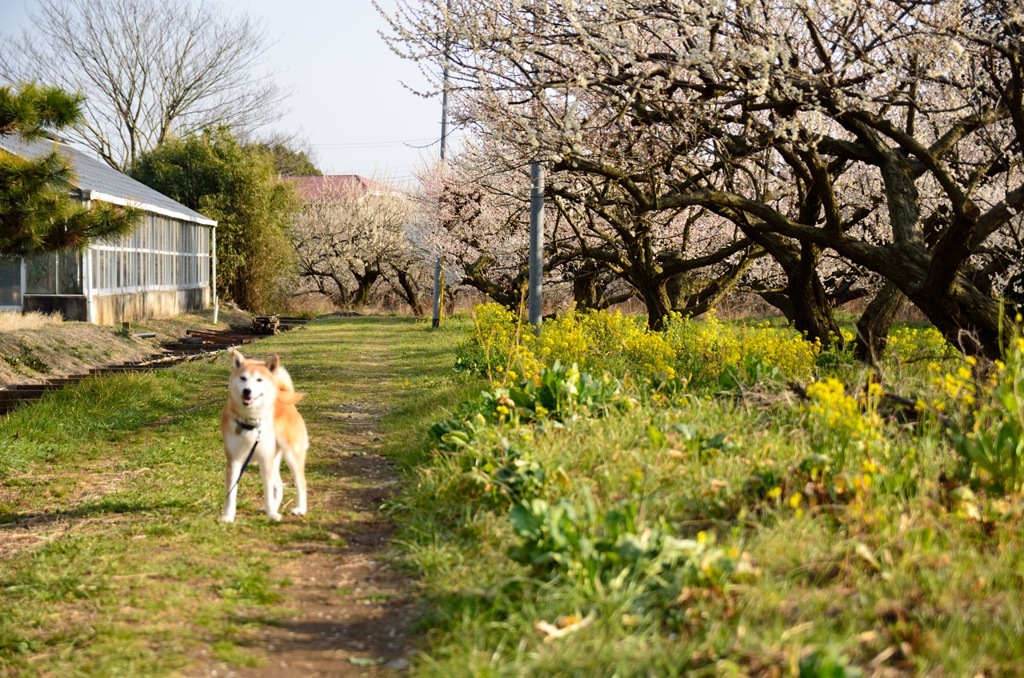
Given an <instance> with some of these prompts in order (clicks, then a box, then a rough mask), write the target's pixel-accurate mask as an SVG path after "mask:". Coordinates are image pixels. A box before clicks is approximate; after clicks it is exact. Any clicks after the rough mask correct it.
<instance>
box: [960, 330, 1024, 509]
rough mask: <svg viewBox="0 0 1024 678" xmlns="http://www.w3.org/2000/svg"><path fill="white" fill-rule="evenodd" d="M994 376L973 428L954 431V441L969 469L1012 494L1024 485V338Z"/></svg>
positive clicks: (1015, 341)
mask: <svg viewBox="0 0 1024 678" xmlns="http://www.w3.org/2000/svg"><path fill="white" fill-rule="evenodd" d="M991 379H992V381H993V382H994V388H993V389H992V390H991V393H990V395H989V397H988V399H987V401H986V402H985V403H984V404H983V405H982V406H981V407H980V408H978V410H977V411H976V412H975V415H974V426H973V428H972V430H971V431H969V432H967V433H963V432H961V431H956V432H954V433H953V434H952V438H953V445H954V447H955V448H956V450H957V452H959V454H960V455H961V458H962V460H963V462H964V464H965V465H966V471H967V472H968V473H973V474H974V475H975V476H976V477H977V478H978V480H979V481H980V482H982V483H983V484H985V485H988V486H990V487H992V488H993V489H995V490H996V491H998V492H1001V493H1003V494H1010V493H1014V492H1019V491H1021V490H1022V489H1024V339H1022V338H1016V339H1014V340H1013V342H1012V343H1011V345H1010V347H1009V350H1008V351H1007V355H1006V363H1005V364H999V365H997V366H996V367H995V368H994V372H993V374H992V375H991Z"/></svg>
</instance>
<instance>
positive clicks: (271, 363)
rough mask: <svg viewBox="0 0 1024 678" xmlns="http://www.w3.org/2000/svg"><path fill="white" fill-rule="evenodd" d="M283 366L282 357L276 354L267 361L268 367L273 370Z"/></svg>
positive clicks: (275, 370)
mask: <svg viewBox="0 0 1024 678" xmlns="http://www.w3.org/2000/svg"><path fill="white" fill-rule="evenodd" d="M280 366H281V359H280V358H278V357H277V355H276V354H275V355H274V356H272V357H271V358H270V360H268V361H267V369H268V370H270V371H271V373H273V372H277V368H278V367H280Z"/></svg>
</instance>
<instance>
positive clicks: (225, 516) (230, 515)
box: [220, 459, 242, 523]
mask: <svg viewBox="0 0 1024 678" xmlns="http://www.w3.org/2000/svg"><path fill="white" fill-rule="evenodd" d="M241 472H242V462H241V461H235V460H233V459H230V460H228V463H227V467H226V468H225V471H224V495H225V497H224V512H223V513H221V515H220V519H221V522H224V523H233V522H235V510H236V508H237V499H238V475H239V474H240V473H241Z"/></svg>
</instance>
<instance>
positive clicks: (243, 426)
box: [235, 419, 260, 435]
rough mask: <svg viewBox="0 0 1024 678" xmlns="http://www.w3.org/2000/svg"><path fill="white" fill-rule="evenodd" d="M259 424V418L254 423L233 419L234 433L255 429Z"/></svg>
mask: <svg viewBox="0 0 1024 678" xmlns="http://www.w3.org/2000/svg"><path fill="white" fill-rule="evenodd" d="M259 425H260V422H259V420H258V419H257V420H256V423H249V422H248V421H242V420H241V419H235V435H238V434H240V433H241V432H242V431H255V430H256V427H257V426H259Z"/></svg>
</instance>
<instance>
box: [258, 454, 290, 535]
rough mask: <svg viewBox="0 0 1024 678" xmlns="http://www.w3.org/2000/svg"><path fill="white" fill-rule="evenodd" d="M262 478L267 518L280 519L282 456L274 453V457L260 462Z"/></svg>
mask: <svg viewBox="0 0 1024 678" xmlns="http://www.w3.org/2000/svg"><path fill="white" fill-rule="evenodd" d="M260 478H261V479H262V480H263V503H264V508H265V509H266V513H267V518H270V519H271V520H274V521H278V520H281V514H280V513H279V512H278V509H280V508H281V499H282V498H283V494H284V492H283V486H282V484H281V458H280V457H279V456H277V455H274V458H273V459H270V460H269V461H267V462H265V463H261V464H260Z"/></svg>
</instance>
